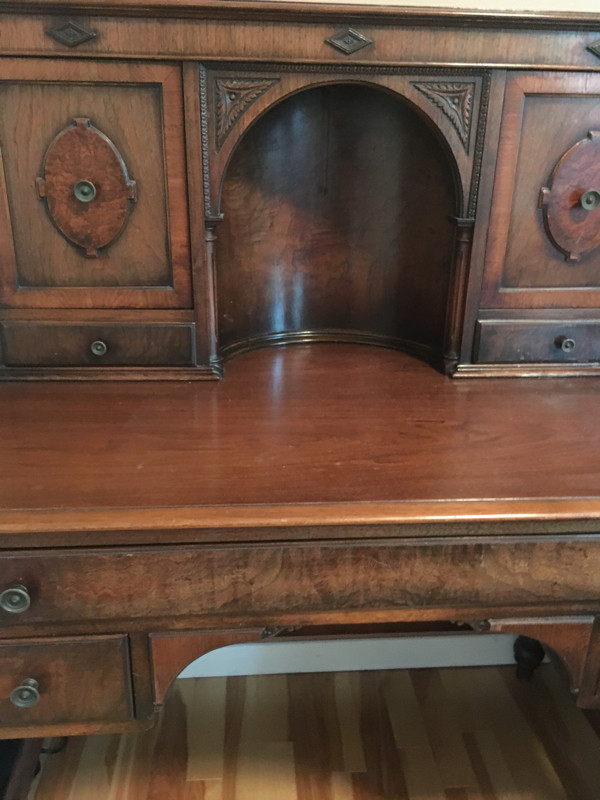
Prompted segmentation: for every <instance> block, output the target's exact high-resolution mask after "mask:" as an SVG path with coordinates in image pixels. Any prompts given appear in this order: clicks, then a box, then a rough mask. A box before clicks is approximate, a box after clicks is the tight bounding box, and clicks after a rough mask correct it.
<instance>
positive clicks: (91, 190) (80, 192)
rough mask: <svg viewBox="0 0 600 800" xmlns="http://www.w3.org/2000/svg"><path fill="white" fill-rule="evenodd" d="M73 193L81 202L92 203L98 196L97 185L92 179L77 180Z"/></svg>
mask: <svg viewBox="0 0 600 800" xmlns="http://www.w3.org/2000/svg"><path fill="white" fill-rule="evenodd" d="M73 194H74V195H75V197H76V198H77V199H78V200H79V202H80V203H91V202H92V200H93V199H94V197H96V187H95V186H94V184H93V183H92V182H91V181H77V183H76V184H75V186H74V187H73Z"/></svg>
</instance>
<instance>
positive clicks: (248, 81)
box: [214, 78, 279, 150]
mask: <svg viewBox="0 0 600 800" xmlns="http://www.w3.org/2000/svg"><path fill="white" fill-rule="evenodd" d="M276 83H279V78H215V79H214V85H215V109H216V130H215V135H216V144H217V150H220V149H221V147H222V146H223V142H224V141H225V139H226V138H227V137H228V135H229V133H230V131H231V129H232V128H233V126H234V125H235V123H236V122H237V121H238V120H239V119H240V117H241V116H242V115H243V114H244V113H245V112H246V111H247V110H248V109H249V108H250V106H251V105H252V103H254V102H255V101H256V100H258V98H259V97H262V95H263V94H264V93H265V92H267V91H268V90H269V89H270V88H271V87H272V86H274V85H275V84H276Z"/></svg>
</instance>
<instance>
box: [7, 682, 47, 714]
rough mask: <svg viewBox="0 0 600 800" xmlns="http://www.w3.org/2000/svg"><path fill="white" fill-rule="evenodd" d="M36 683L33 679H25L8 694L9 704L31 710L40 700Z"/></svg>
mask: <svg viewBox="0 0 600 800" xmlns="http://www.w3.org/2000/svg"><path fill="white" fill-rule="evenodd" d="M38 690H39V685H38V682H37V681H36V680H35V679H34V678H25V680H23V681H21V685H20V686H17V688H16V689H13V690H12V692H11V693H10V702H11V703H12V704H13V705H15V706H18V707H19V708H31V707H32V706H34V705H36V703H38V702H39V699H40V693H39V691H38Z"/></svg>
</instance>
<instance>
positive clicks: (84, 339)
mask: <svg viewBox="0 0 600 800" xmlns="http://www.w3.org/2000/svg"><path fill="white" fill-rule="evenodd" d="M193 332H194V326H193V325H187V324H179V325H133V324H131V325H129V324H123V325H110V324H92V323H89V324H81V325H53V324H37V323H8V322H7V323H5V324H4V325H2V335H3V344H4V348H3V349H4V353H5V356H4V358H5V364H6V366H8V367H39V366H49V367H104V366H113V367H114V366H152V367H161V366H173V367H179V366H191V365H193V363H194V337H193Z"/></svg>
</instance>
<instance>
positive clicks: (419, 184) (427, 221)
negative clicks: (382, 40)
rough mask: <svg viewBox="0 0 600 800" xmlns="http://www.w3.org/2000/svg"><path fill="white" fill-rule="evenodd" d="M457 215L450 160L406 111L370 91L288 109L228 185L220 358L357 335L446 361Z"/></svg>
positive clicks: (311, 95)
mask: <svg viewBox="0 0 600 800" xmlns="http://www.w3.org/2000/svg"><path fill="white" fill-rule="evenodd" d="M456 206H457V200H456V198H455V197H454V189H453V181H452V172H451V169H450V166H449V164H448V161H447V159H446V156H445V154H444V153H443V152H442V151H441V148H440V147H439V145H438V143H437V142H436V139H435V137H434V135H433V133H431V132H430V131H429V130H428V128H427V126H426V125H424V124H423V122H422V121H421V120H420V119H419V118H418V117H417V116H416V114H415V113H414V112H413V111H412V110H410V109H409V108H407V107H406V105H405V104H403V103H401V102H399V101H398V100H395V99H393V98H392V97H391V96H389V95H386V94H384V93H383V92H373V91H372V90H370V89H368V88H365V87H362V86H329V87H322V88H316V89H312V90H310V91H305V92H301V93H299V94H297V95H294V96H293V97H292V98H290V99H288V100H286V101H284V102H282V103H280V104H279V105H277V106H276V107H275V108H273V109H272V110H271V111H270V112H269V113H268V114H267V115H265V116H264V117H263V118H262V119H261V120H260V121H259V122H258V123H257V124H255V125H254V126H253V127H252V128H251V129H250V130H249V131H248V133H247V134H246V136H245V137H244V139H243V141H242V143H241V144H240V145H239V147H238V148H237V150H236V151H235V154H234V156H233V158H232V160H231V162H230V164H229V168H228V171H227V176H226V179H225V183H224V186H223V192H222V203H221V211H222V212H223V215H224V222H223V223H222V225H221V226H220V227H219V231H218V240H217V293H218V307H219V347H220V349H221V352H224V353H226V352H229V351H232V350H236V349H238V350H239V348H240V347H252V342H253V340H258V341H259V342H264V340H265V339H267V340H268V339H269V338H271V339H273V340H275V341H277V340H278V339H279V340H284V341H285V338H286V335H287V334H293V333H299V334H303V335H306V334H307V333H310V332H316V334H319V333H324V334H325V335H326V334H327V331H330V332H332V334H333V336H335V333H336V332H337V333H338V335H339V334H340V332H343V331H347V332H348V333H349V334H350V335H354V336H356V337H357V338H360V335H361V333H367V334H373V335H375V336H378V337H379V338H380V340H381V341H382V342H388V341H389V342H392V343H393V342H395V341H396V342H398V341H399V342H401V343H402V342H406V343H407V345H406V346H409V347H410V346H411V344H412V345H413V346H414V345H419V344H420V345H421V346H424V347H425V348H427V349H429V350H433V351H434V352H437V354H438V357H439V355H440V353H441V349H442V343H443V334H444V324H445V315H446V302H447V292H448V276H449V272H450V262H451V255H452V237H453V230H452V225H451V224H450V222H449V220H448V216H449V215H450V214H452V213H453V211H454V210H455V209H456ZM434 230H435V232H436V233H435V235H429V234H428V233H427V232H430V231H434ZM330 335H331V334H330ZM255 346H256V345H255Z"/></svg>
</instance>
